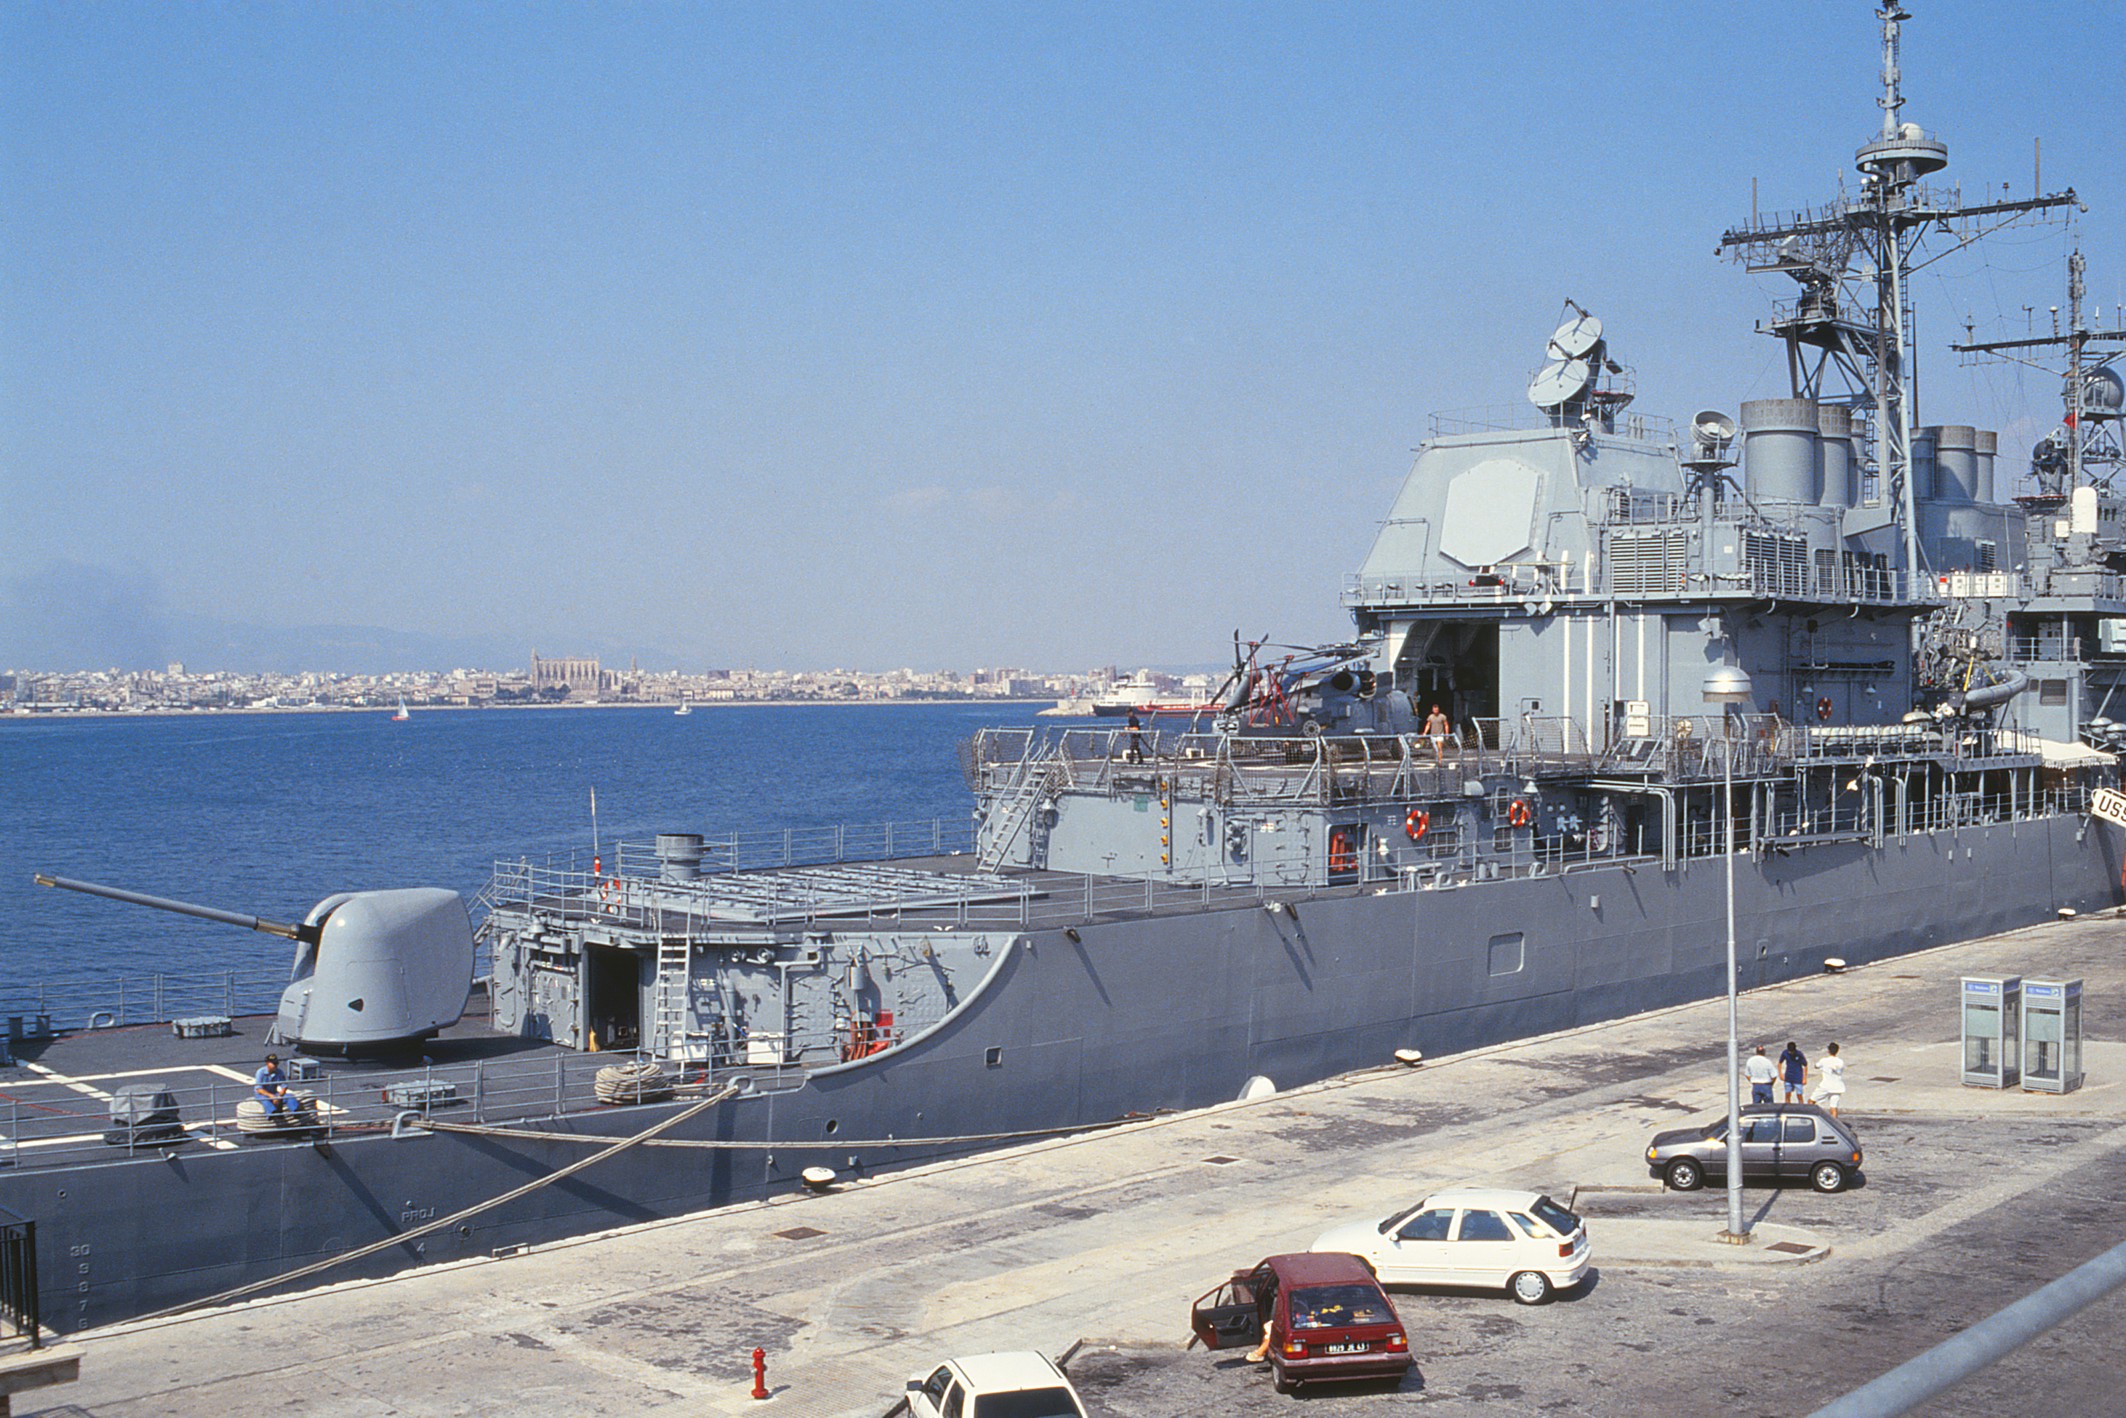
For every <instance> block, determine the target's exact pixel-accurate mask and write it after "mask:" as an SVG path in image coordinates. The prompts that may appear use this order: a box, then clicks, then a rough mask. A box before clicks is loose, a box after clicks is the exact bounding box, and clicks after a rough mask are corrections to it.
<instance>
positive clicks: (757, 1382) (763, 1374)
mask: <svg viewBox="0 0 2126 1418" xmlns="http://www.w3.org/2000/svg"><path fill="white" fill-rule="evenodd" d="M753 1396H754V1397H755V1398H766V1397H767V1396H768V1351H767V1350H765V1349H755V1350H754V1351H753Z"/></svg>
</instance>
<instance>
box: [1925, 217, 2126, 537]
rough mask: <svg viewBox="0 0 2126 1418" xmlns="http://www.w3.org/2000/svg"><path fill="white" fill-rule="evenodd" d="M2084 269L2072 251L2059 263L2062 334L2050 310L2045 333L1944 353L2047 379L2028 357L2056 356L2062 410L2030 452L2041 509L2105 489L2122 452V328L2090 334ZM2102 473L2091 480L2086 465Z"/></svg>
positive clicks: (2125, 359) (2125, 334)
mask: <svg viewBox="0 0 2126 1418" xmlns="http://www.w3.org/2000/svg"><path fill="white" fill-rule="evenodd" d="M2085 272H2086V265H2085V263H2084V262H2083V260H2082V253H2081V250H2080V248H2079V247H2077V248H2076V249H2075V250H2074V251H2073V252H2071V253H2070V254H2069V255H2068V257H2067V328H2066V329H2064V330H2063V329H2061V328H2060V327H2059V313H2060V312H2059V307H2058V306H2054V307H2053V308H2052V325H2053V328H2052V333H2051V334H2049V335H2031V336H2027V337H2025V338H2023V339H2019V340H1969V339H1967V340H1966V341H1965V342H1964V343H1962V344H1958V345H1952V346H1950V348H1951V349H1954V350H1956V351H1958V352H1959V353H1961V354H1966V355H1981V356H1991V357H1994V358H1999V359H2008V360H2013V361H2014V362H2016V363H2018V364H2024V365H2028V366H2030V367H2031V368H2033V369H2040V370H2044V371H2045V372H2046V373H2048V374H2058V373H2060V371H2059V370H2057V369H2056V368H2054V367H2052V366H2048V365H2045V364H2041V363H2039V362H2038V361H2037V360H2036V359H2033V358H2031V357H2030V356H2032V355H2035V354H2038V353H2041V352H2046V351H2054V352H2057V351H2064V352H2065V354H2066V356H2067V368H2066V371H2065V373H2064V375H2063V381H2064V382H2063V383H2062V385H2061V389H2060V401H2061V403H2062V404H2063V405H2064V406H2065V407H2064V418H2063V420H2062V423H2061V427H2060V428H2058V429H2057V430H2055V431H2054V432H2053V433H2051V434H2050V435H2048V436H2047V437H2045V438H2042V439H2040V440H2038V443H2037V446H2036V447H2035V448H2033V449H2032V450H2031V459H2030V463H2031V472H2032V473H2033V474H2035V476H2036V478H2037V485H2038V494H2039V497H2040V498H2041V499H2042V500H2044V501H2045V502H2047V503H2050V504H2054V505H2056V504H2058V503H2061V502H2065V501H2066V500H2067V498H2068V497H2069V495H2070V494H2071V493H2072V492H2073V491H2074V489H2076V488H2078V487H2083V486H2087V485H2091V484H2104V485H2107V486H2108V485H2109V483H2110V481H2111V479H2112V478H2113V477H2114V476H2116V475H2117V472H2118V469H2119V465H2120V462H2121V460H2122V457H2126V447H2122V444H2121V439H2120V429H2119V425H2120V422H2121V402H2122V396H2126V379H2122V378H2121V376H2120V374H2119V372H2118V370H2119V366H2120V365H2121V364H2122V363H2126V322H2120V321H2116V320H2115V321H2114V322H2113V324H2112V325H2111V327H2110V328H2108V329H2094V328H2091V326H2090V324H2089V320H2088V317H2087V315H2086V314H2085V312H2084V310H2083V304H2082V302H2083V300H2084V298H2085V295H2086V289H2087V287H2086V282H2085V280H2084V275H2085ZM2092 464H2094V465H2097V466H2100V467H2103V468H2106V469H2107V470H2108V471H2107V472H2105V473H2104V474H2103V475H2102V476H2101V477H2098V476H2092V474H2091V473H2090V467H2091V465H2092Z"/></svg>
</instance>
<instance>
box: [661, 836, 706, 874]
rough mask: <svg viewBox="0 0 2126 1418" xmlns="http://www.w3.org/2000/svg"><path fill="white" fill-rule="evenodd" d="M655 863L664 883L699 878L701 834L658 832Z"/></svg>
mask: <svg viewBox="0 0 2126 1418" xmlns="http://www.w3.org/2000/svg"><path fill="white" fill-rule="evenodd" d="M657 863H658V866H659V868H660V872H661V874H662V875H663V877H664V879H665V880H666V881H695V880H698V879H699V878H700V876H701V834H700V833H699V832H660V833H658V834H657Z"/></svg>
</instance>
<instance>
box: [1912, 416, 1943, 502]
mask: <svg viewBox="0 0 2126 1418" xmlns="http://www.w3.org/2000/svg"><path fill="white" fill-rule="evenodd" d="M1940 432H1941V429H1940V428H1938V427H1934V426H1931V425H1930V426H1929V427H1926V428H1915V429H1913V430H1912V458H1911V467H1912V499H1913V501H1915V502H1933V501H1935V500H1936V499H1937V498H1939V497H1940V496H1941V490H1940V479H1939V477H1938V475H1937V474H1938V472H1939V470H1938V469H1937V468H1936V467H1935V463H1934V446H1935V445H1934V439H1935V436H1936V435H1937V434H1939V433H1940Z"/></svg>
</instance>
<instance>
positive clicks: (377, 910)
mask: <svg viewBox="0 0 2126 1418" xmlns="http://www.w3.org/2000/svg"><path fill="white" fill-rule="evenodd" d="M35 880H36V882H37V884H38V885H39V886H53V887H58V888H59V889H61V890H63V891H79V892H81V893H83V894H84V895H88V896H102V897H105V898H107V899H109V900H112V901H124V902H127V903H128V904H131V905H135V906H149V907H153V908H154V909H156V910H158V911H172V912H175V913H176V914H178V915H181V916H196V917H198V918H199V919H201V920H205V921H217V922H219V923H221V924H222V925H226V926H240V927H242V928H243V929H245V930H252V931H259V932H262V933H264V934H266V935H275V936H280V937H281V938H282V939H284V940H292V941H294V942H295V943H296V951H295V963H294V966H293V968H292V969H291V970H290V972H289V983H288V987H287V989H285V990H283V991H282V992H281V1002H280V1012H279V1015H278V1017H277V1018H276V1020H275V1023H274V1032H275V1034H276V1035H277V1036H278V1037H279V1038H280V1039H281V1040H282V1041H284V1042H288V1043H294V1044H298V1045H300V1046H301V1047H303V1048H305V1049H312V1050H325V1051H330V1052H335V1053H347V1052H360V1051H373V1052H382V1051H388V1050H391V1049H394V1048H401V1047H404V1046H406V1045H409V1044H414V1043H418V1042H419V1041H421V1040H423V1039H426V1038H429V1037H430V1036H432V1035H434V1034H436V1033H437V1032H439V1031H440V1030H442V1029H445V1028H447V1027H449V1026H450V1025H452V1024H455V1023H457V1022H458V1019H459V1017H460V1016H461V1015H463V1014H464V1012H465V1001H466V999H467V997H468V996H469V995H470V994H471V993H472V967H473V939H472V919H471V917H470V916H469V915H467V914H466V910H465V898H463V897H462V896H460V895H458V893H457V892H455V891H446V890H443V889H442V888H440V887H410V888H406V889H402V890H396V891H347V892H341V893H340V894H338V895H336V896H328V897H326V898H325V899H324V900H322V901H320V902H318V903H317V905H315V906H313V907H311V908H310V912H309V914H308V915H306V916H304V917H303V919H302V921H301V922H300V923H299V924H296V925H289V924H287V923H285V922H281V921H268V920H265V919H263V918H261V917H258V916H247V915H244V914H243V913H241V912H237V911H223V910H220V909H218V908H216V907H213V906H197V905H194V904H192V903H191V902H189V901H173V900H171V899H170V898H168V897H166V896H150V895H148V894H147V893H146V892H141V891H127V890H124V889H123V888H121V887H116V886H103V885H99V884H98V883H96V882H91V881H74V880H71V879H70V878H67V877H63V876H48V875H45V874H44V873H42V872H40V873H38V874H37V876H36V878H35Z"/></svg>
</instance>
